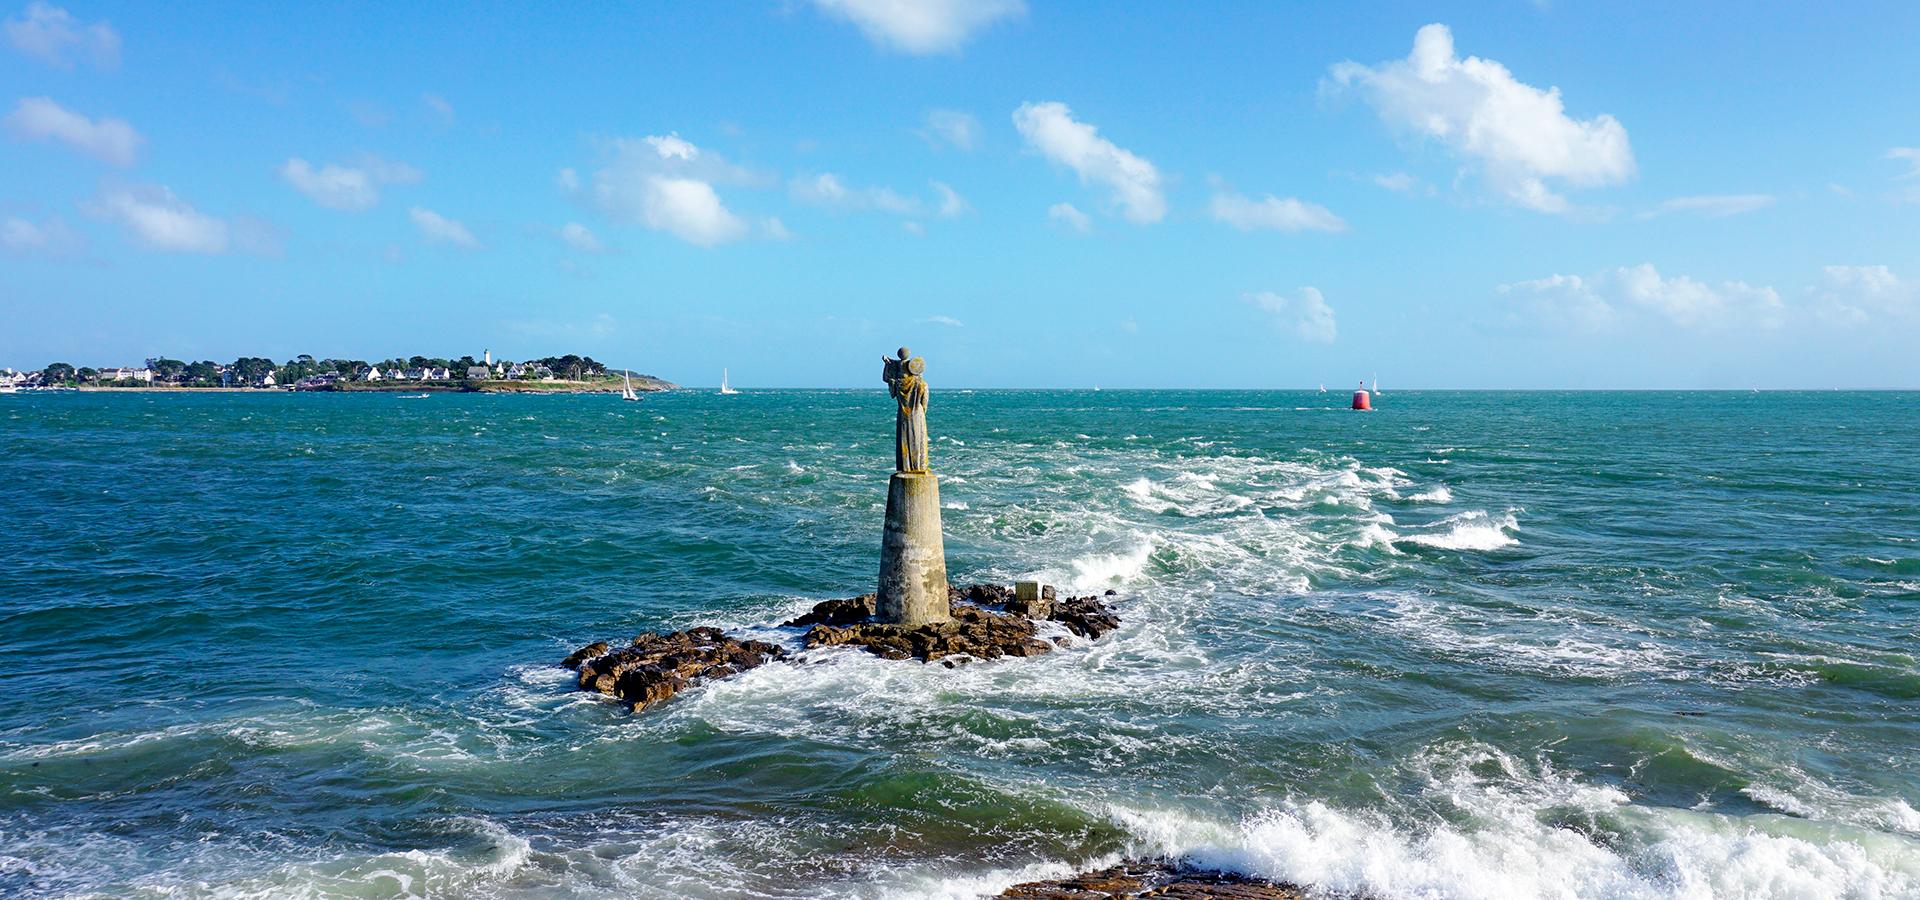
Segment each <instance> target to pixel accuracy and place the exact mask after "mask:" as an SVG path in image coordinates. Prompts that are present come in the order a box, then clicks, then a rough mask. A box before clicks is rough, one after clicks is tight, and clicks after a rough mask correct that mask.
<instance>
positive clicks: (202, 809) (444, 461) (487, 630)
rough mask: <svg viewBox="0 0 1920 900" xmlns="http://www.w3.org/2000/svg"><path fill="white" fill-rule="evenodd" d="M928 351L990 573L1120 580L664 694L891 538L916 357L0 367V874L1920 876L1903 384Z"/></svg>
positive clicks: (471, 877)
mask: <svg viewBox="0 0 1920 900" xmlns="http://www.w3.org/2000/svg"><path fill="white" fill-rule="evenodd" d="M1345 399H1346V398H1345V396H1344V395H1339V394H1320V393H1304V392H1302V393H1287V392H1229V391H1213V392H1172V391H1151V392H1148V391H1141V392H1135V391H1104V392H1099V393H1091V392H1053V391H979V392H966V391H956V390H943V389H941V388H940V387H939V386H938V385H936V387H935V392H934V397H933V404H932V408H931V410H930V414H929V419H930V426H931V430H932V432H933V434H934V435H935V441H934V445H933V456H934V468H935V470H936V471H937V472H938V473H939V474H940V475H941V476H942V488H941V496H942V499H943V501H944V503H945V507H946V508H945V509H944V517H945V528H946V540H947V554H948V565H949V569H950V571H951V572H952V573H953V576H954V578H955V580H956V581H957V582H963V583H964V582H968V581H975V580H998V581H1010V580H1012V579H1014V578H1024V577H1035V576H1037V577H1040V578H1043V579H1046V580H1049V581H1052V582H1054V583H1057V584H1060V585H1062V586H1064V587H1066V588H1068V589H1071V590H1075V591H1104V590H1108V589H1112V590H1116V591H1117V592H1118V594H1117V595H1116V596H1115V597H1114V598H1113V599H1114V600H1115V601H1116V606H1117V609H1118V611H1119V613H1120V614H1121V615H1122V616H1123V618H1124V619H1125V624H1124V625H1123V627H1122V628H1121V629H1120V630H1119V631H1118V632H1115V633H1113V634H1110V635H1108V636H1106V637H1104V638H1102V639H1100V640H1098V641H1094V642H1087V641H1078V642H1076V643H1074V644H1073V645H1072V646H1070V647H1069V648H1066V649H1064V650H1061V651H1059V652H1056V653H1053V654H1050V655H1048V656H1045V657H1041V658H1036V659H1026V660H1005V661H996V662H988V663H977V664H974V665H969V666H964V667H961V668H958V669H946V668H942V667H938V666H923V665H919V664H915V663H901V662H890V661H885V660H880V659H877V658H874V657H871V656H868V655H865V654H863V653H860V652H858V651H850V650H846V649H844V648H832V649H827V650H823V651H814V652H807V653H803V654H800V655H799V657H798V659H797V660H796V661H794V662H793V663H791V664H776V665H770V666H767V667H764V668H761V669H757V670H754V671H752V672H749V673H746V674H744V675H742V676H739V677H736V678H733V679H729V680H726V681H723V682H717V683H713V684H709V685H706V686H704V687H700V688H697V689H695V690H692V691H690V692H688V693H686V694H683V695H682V696H680V697H679V698H676V699H675V700H673V701H672V702H670V703H668V704H666V705H665V706H663V707H661V708H658V709H656V710H652V711H649V712H646V713H644V714H640V715H631V714H629V713H627V712H626V711H625V710H624V709H622V708H621V707H619V706H617V705H615V704H613V703H610V702H606V701H603V700H600V699H597V698H595V697H593V696H589V695H585V694H582V693H579V692H577V691H574V690H572V689H571V684H570V680H569V677H570V676H569V674H568V673H566V672H565V671H564V670H561V669H559V668H558V667H557V666H556V663H557V661H558V660H559V659H560V658H561V657H562V656H564V655H565V654H566V653H567V652H568V651H570V650H572V649H574V648H575V647H577V646H580V645H583V644H586V643H588V642H590V641H593V640H598V639H624V638H628V637H631V636H632V635H633V634H635V633H637V632H640V631H644V630H650V629H677V628H684V627H689V626H692V625H696V624H717V625H720V626H722V627H724V628H726V629H728V630H729V631H732V632H734V633H736V634H740V635H751V636H756V637H763V638H768V639H773V640H779V641H783V642H785V643H787V644H788V645H790V646H792V647H794V648H795V649H798V647H799V641H798V638H799V634H798V631H797V630H794V629H782V628H779V627H778V625H777V623H779V622H780V621H782V620H784V619H786V618H788V617H789V616H791V615H793V614H795V613H796V612H798V611H800V610H802V609H804V608H805V607H807V606H808V605H810V604H811V603H813V602H815V601H817V600H820V599H824V598H829V597H838V596H850V595H853V594H857V593H862V592H865V591H868V590H871V589H872V582H873V580H874V577H875V574H876V571H877V565H878V549H879V541H880V535H879V526H880V519H881V511H882V508H883V505H884V500H885V480H886V477H887V474H888V471H889V469H890V468H891V431H890V429H891V427H892V412H891V407H890V401H889V400H888V399H887V398H886V397H885V395H884V394H883V393H881V392H879V391H771V392H752V391H749V392H746V393H743V394H740V395H737V396H729V397H721V396H717V395H714V394H711V393H696V392H690V391H679V392H672V393H667V394H660V395H652V396H648V397H647V398H646V399H645V400H644V401H643V402H641V403H637V404H635V403H621V402H619V401H618V400H617V399H615V398H612V397H603V396H579V397H521V396H490V395H435V396H432V397H429V398H427V399H421V400H407V399H402V398H399V397H395V396H392V395H339V396H336V395H290V394H274V395H257V396H255V395H245V396H230V395H217V394H213V395H209V394H196V395H154V394H122V395H109V394H18V395H9V396H0V527H4V534H0V895H6V896H27V897H38V896H112V897H122V896H135V897H162V896H166V897H172V896H262V897H281V896H327V897H332V896H352V897H394V896H433V897H551V896H575V897H606V896H624V897H647V898H656V897H657V898H668V897H795V898H802V897H804V898H812V897H971V896H978V895H980V894H982V893H987V892H992V891H998V890H999V889H1001V888H1003V887H1005V886H1006V885H1008V884H1011V883H1014V882H1016V881H1019V880H1025V879H1030V878H1034V877H1041V876H1048V875H1058V874H1063V873H1066V872H1068V871H1074V870H1079V869H1084V868H1088V867H1094V866H1100V865H1104V864H1107V863H1109V862H1111V861H1114V860H1117V859H1119V858H1122V857H1126V856H1133V855H1142V854H1146V855H1151V854H1163V853H1164V854H1178V855H1185V856H1188V857H1190V858H1192V859H1194V860H1196V861H1198V862H1200V863H1203V864H1207V865H1214V866H1221V867H1226V868H1231V869H1235V870H1239V871H1245V872H1251V873H1256V874H1261V875H1267V876H1272V877H1278V878H1284V879H1288V880H1293V881H1296V882H1301V883H1305V884H1310V885H1314V886H1316V887H1318V888H1320V889H1322V890H1325V891H1359V892H1363V893H1366V894H1370V895H1373V896H1377V897H1382V898H1400V897H1408V898H1439V897H1461V898H1494V897H1503V898H1504V897H1515V898H1519V897H1606V898H1626V897H1647V898H1706V897H1855V898H1896V897H1915V896H1920V811H1917V810H1916V807H1917V806H1920V656H1917V655H1920V649H1916V648H1920V394H1912V393H1873V394H1866V393H1859V394H1856V393H1812V392H1809V393H1763V394H1750V393H1709V394H1687V393H1544V392H1529V393H1446V392H1405V393H1400V392H1392V393H1389V394H1388V395H1386V396H1383V397H1381V398H1379V400H1378V402H1377V406H1378V409H1376V411H1374V412H1371V413H1352V412H1348V411H1345V410H1344V409H1341V407H1344V406H1345Z"/></svg>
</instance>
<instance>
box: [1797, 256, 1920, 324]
mask: <svg viewBox="0 0 1920 900" xmlns="http://www.w3.org/2000/svg"><path fill="white" fill-rule="evenodd" d="M1822 273H1823V275H1824V276H1825V277H1824V280H1823V283H1822V284H1821V286H1820V287H1819V288H1818V291H1817V293H1818V297H1819V301H1818V306H1817V309H1818V310H1819V313H1820V316H1821V318H1824V319H1826V320H1828V321H1830V322H1837V323H1839V324H1842V325H1861V324H1865V323H1866V322H1868V321H1870V320H1871V319H1872V318H1873V317H1874V316H1875V315H1890V316H1897V317H1903V318H1904V317H1908V316H1913V315H1916V314H1920V285H1915V284H1914V283H1912V282H1908V281H1902V280H1901V279H1900V277H1899V276H1897V275H1895V274H1894V273H1893V270H1892V269H1890V268H1888V267H1886V266H1827V267H1825V268H1824V269H1823V270H1822Z"/></svg>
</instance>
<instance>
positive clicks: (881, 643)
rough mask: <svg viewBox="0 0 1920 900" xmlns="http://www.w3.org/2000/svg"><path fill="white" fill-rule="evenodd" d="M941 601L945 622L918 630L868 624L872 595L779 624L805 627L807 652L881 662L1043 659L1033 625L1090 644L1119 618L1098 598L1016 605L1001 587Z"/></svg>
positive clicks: (1046, 645) (963, 591) (961, 592)
mask: <svg viewBox="0 0 1920 900" xmlns="http://www.w3.org/2000/svg"><path fill="white" fill-rule="evenodd" d="M947 603H948V608H949V609H950V610H951V611H952V614H953V619H952V621H948V622H938V623H935V624H931V625H921V626H918V627H908V626H904V625H892V624H887V623H883V622H875V621H873V616H874V597H873V595H872V594H868V595H866V596H862V597H853V598H850V599H846V600H828V601H825V602H823V603H819V604H816V605H815V606H814V607H813V609H812V611H810V612H808V613H807V614H805V615H803V616H800V617H798V618H795V619H793V620H791V621H789V622H787V623H786V624H788V625H790V626H794V627H806V626H812V627H810V628H808V630H807V634H806V638H805V641H806V645H807V646H808V647H810V648H811V647H832V646H838V645H841V644H851V645H855V646H858V647H861V648H863V649H865V650H866V651H867V652H868V653H872V654H874V655H876V656H882V657H885V658H887V659H918V660H921V661H923V662H932V661H933V660H936V659H942V658H945V657H976V658H979V659H999V658H1001V657H1003V656H1037V655H1039V654H1042V653H1046V652H1047V651H1049V650H1052V649H1053V647H1054V645H1053V644H1052V643H1051V642H1048V641H1046V640H1042V639H1041V638H1040V637H1039V628H1038V627H1037V626H1036V624H1035V623H1036V622H1039V621H1048V620H1051V621H1056V622H1059V623H1061V624H1063V625H1065V626H1067V629H1068V630H1069V631H1072V632H1073V633H1074V634H1077V635H1079V636H1081V637H1085V638H1097V637H1099V636H1101V635H1103V634H1106V633H1107V632H1109V631H1112V630H1113V629H1115V628H1118V627H1120V617H1118V616H1116V615H1114V614H1113V611H1112V610H1110V609H1108V608H1107V605H1106V603H1105V602H1104V600H1103V599H1102V598H1099V597H1069V598H1067V599H1066V600H1055V599H1054V598H1053V595H1052V592H1048V593H1047V594H1046V595H1045V596H1044V597H1042V598H1039V599H1036V600H1030V601H1016V600H1015V599H1014V597H1013V592H1012V591H1011V590H1008V589H1007V588H1005V587H1003V586H1001V585H997V584H976V585H973V586H971V587H967V588H954V589H952V590H951V591H950V592H949V593H948V597H947ZM991 606H998V607H1000V609H999V610H994V609H990V608H989V607H991ZM1062 640H1063V641H1064V639H1062ZM947 664H948V665H952V664H953V661H952V660H949V661H948V662H947Z"/></svg>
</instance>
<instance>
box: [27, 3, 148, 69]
mask: <svg viewBox="0 0 1920 900" xmlns="http://www.w3.org/2000/svg"><path fill="white" fill-rule="evenodd" d="M6 32H7V40H8V41H9V42H11V43H12V44H13V46H14V49H16V50H19V51H20V52H21V53H25V54H26V55H28V56H31V57H33V58H35V59H38V60H40V61H41V62H44V63H46V64H47V65H50V66H54V67H56V68H61V69H71V68H73V59H70V58H69V57H68V54H69V53H72V54H73V56H74V57H78V58H84V59H87V60H89V61H91V62H92V63H93V64H94V65H96V66H99V67H101V68H103V69H110V68H113V67H114V66H116V65H119V64H120V33H119V32H117V31H114V30H113V26H112V25H110V24H108V23H107V21H106V20H104V19H102V20H101V21H98V22H95V23H93V24H92V25H83V24H81V23H80V20H79V19H76V18H74V17H73V14H72V13H69V12H67V11H66V10H64V9H61V8H60V7H58V6H54V5H53V4H51V3H43V2H39V0H35V2H33V3H30V4H28V5H27V11H26V12H25V13H22V14H21V16H20V18H17V19H8V20H7V24H6Z"/></svg>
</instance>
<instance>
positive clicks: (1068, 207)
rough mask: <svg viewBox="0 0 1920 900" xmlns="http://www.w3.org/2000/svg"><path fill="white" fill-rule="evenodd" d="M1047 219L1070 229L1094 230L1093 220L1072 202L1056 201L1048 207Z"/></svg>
mask: <svg viewBox="0 0 1920 900" xmlns="http://www.w3.org/2000/svg"><path fill="white" fill-rule="evenodd" d="M1047 219H1048V220H1049V221H1052V222H1054V223H1056V224H1058V225H1060V226H1062V227H1064V228H1066V229H1068V230H1070V231H1077V232H1079V233H1081V234H1089V233H1091V232H1092V231H1093V220H1092V219H1090V218H1087V214H1086V213H1083V212H1081V211H1080V210H1079V208H1077V207H1075V206H1074V205H1073V204H1071V203H1055V204H1054V205H1052V206H1049V207H1047Z"/></svg>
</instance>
